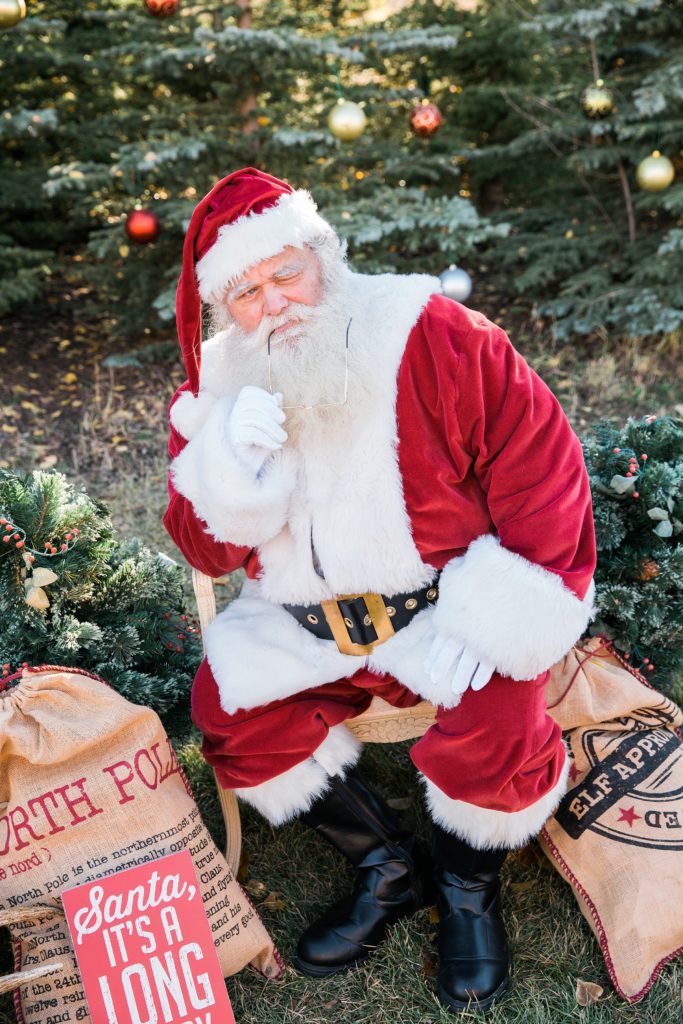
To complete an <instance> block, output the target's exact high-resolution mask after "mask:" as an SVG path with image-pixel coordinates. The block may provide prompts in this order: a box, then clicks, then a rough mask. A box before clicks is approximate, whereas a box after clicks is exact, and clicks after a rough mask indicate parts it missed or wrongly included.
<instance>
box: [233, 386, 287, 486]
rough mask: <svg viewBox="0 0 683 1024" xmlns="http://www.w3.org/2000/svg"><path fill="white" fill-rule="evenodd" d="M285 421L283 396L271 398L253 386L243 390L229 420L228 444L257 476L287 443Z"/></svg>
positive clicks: (271, 396) (277, 395)
mask: <svg viewBox="0 0 683 1024" xmlns="http://www.w3.org/2000/svg"><path fill="white" fill-rule="evenodd" d="M284 420H285V414H284V412H283V411H282V395H281V394H279V393H278V394H275V395H271V394H269V393H268V392H267V391H264V390H263V388H257V387H254V386H253V385H251V384H248V385H247V386H246V387H243V388H242V390H241V391H240V393H239V395H238V396H237V400H236V401H235V404H234V405H233V407H232V410H231V412H230V415H229V417H228V440H229V441H230V444H231V445H232V447H233V449H234V451H235V454H236V456H237V458H238V459H239V460H240V462H241V463H242V464H243V465H244V466H245V467H246V468H247V469H250V470H251V471H252V472H253V473H254V474H255V475H256V476H258V475H259V473H260V471H261V469H262V468H263V464H264V462H265V461H266V459H267V458H268V457H269V456H270V455H272V453H273V452H275V451H278V450H279V449H280V448H282V445H283V444H284V443H285V441H286V440H287V432H286V431H285V430H283V429H282V427H281V426H280V424H281V423H283V422H284Z"/></svg>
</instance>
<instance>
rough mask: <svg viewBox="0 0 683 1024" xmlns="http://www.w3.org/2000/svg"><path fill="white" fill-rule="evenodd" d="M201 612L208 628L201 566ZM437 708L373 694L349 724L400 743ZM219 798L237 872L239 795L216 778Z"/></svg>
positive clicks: (420, 730) (210, 612) (369, 736)
mask: <svg viewBox="0 0 683 1024" xmlns="http://www.w3.org/2000/svg"><path fill="white" fill-rule="evenodd" d="M192 584H193V586H194V592H195V597H196V600H197V610H198V612H199V624H200V626H201V630H202V636H203V635H204V630H205V629H206V627H207V626H208V625H209V623H210V622H212V621H213V619H214V618H215V616H216V595H215V593H214V589H213V586H214V581H213V580H212V579H211V577H210V576H206V575H204V573H201V572H199V571H198V570H197V569H193V570H192ZM435 716H436V709H435V707H434V705H433V704H430V703H429V702H428V701H426V700H423V701H420V703H419V704H416V705H415V706H414V707H412V708H395V707H392V705H391V704H388V703H387V702H386V701H385V700H382V698H381V697H373V698H372V701H371V703H370V706H369V707H368V709H367V710H366V711H364V712H363V713H362V714H361V715H358V717H357V718H353V719H351V720H350V721H349V722H347V723H346V728H347V729H350V730H351V732H352V733H354V735H355V736H357V737H358V739H359V740H361V741H362V742H363V743H399V742H400V741H401V740H410V739H415V738H416V737H418V736H422V735H423V734H424V733H425V732H426V731H427V729H428V728H429V727H430V725H432V724H433V723H434V720H435ZM216 786H217V788H218V798H219V801H220V805H221V811H222V813H223V820H224V821H225V840H226V849H225V859H226V860H227V862H228V864H229V865H230V867H231V868H232V870H233V871H234V872H235V873H237V869H238V867H239V862H240V856H241V852H242V825H241V822H240V812H239V805H238V803H237V797H236V796H235V794H234V793H233V791H232V790H230V789H223V787H222V786H221V785H220V784H219V782H218V779H216Z"/></svg>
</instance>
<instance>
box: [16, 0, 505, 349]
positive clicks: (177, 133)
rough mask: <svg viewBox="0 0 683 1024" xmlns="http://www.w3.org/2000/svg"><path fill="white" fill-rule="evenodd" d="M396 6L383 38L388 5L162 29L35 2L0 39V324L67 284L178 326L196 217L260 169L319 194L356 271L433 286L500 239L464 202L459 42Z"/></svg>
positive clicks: (217, 8)
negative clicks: (214, 197) (455, 59)
mask: <svg viewBox="0 0 683 1024" xmlns="http://www.w3.org/2000/svg"><path fill="white" fill-rule="evenodd" d="M148 6H153V5H152V4H151V3H150V4H149V5H148ZM171 6H173V5H171ZM398 6H399V13H398V14H397V15H396V16H395V17H394V19H393V20H392V21H390V22H387V23H382V21H381V20H379V19H380V18H381V17H382V12H381V8H380V5H378V4H377V3H376V2H375V3H372V2H370V3H354V4H340V3H332V4H313V5H305V6H304V5H302V4H300V3H297V2H291V3H286V2H280V3H263V2H260V3H255V4H254V5H253V8H248V7H247V4H246V2H240V3H236V4H232V5H224V4H221V3H218V2H216V0H213V2H209V3H207V4H205V5H202V6H199V7H197V6H183V5H180V6H177V5H176V6H175V7H174V9H173V13H172V14H171V15H170V16H169V17H164V18H159V17H154V16H153V15H152V14H150V13H149V11H148V10H146V8H145V5H144V3H143V2H142V0H105V2H104V3H102V4H95V3H85V4H82V3H77V2H76V0H52V2H51V3H49V4H47V3H45V2H41V0H36V2H35V3H34V4H32V6H31V11H30V15H29V16H28V17H27V18H25V19H24V20H23V21H22V22H21V23H20V24H19V25H17V26H15V27H14V28H13V29H12V30H11V31H9V32H7V33H5V34H4V35H3V36H0V62H1V65H0V66H2V68H3V74H4V75H5V77H6V80H7V81H8V82H9V81H11V82H12V83H13V86H14V87H13V89H12V90H7V91H6V92H5V95H4V97H3V100H2V103H3V108H4V111H3V120H0V124H2V125H3V130H4V133H5V138H6V140H7V145H8V148H7V149H6V152H5V155H4V157H3V158H2V160H3V163H2V172H3V178H4V180H5V182H6V187H5V189H4V190H3V196H2V198H1V199H0V238H4V240H5V273H4V274H3V277H2V279H1V281H2V283H1V285H0V292H1V294H2V296H3V297H2V298H1V299H0V302H2V303H3V306H2V308H4V309H7V308H9V306H10V305H11V304H12V303H16V302H18V301H21V300H22V299H27V298H31V297H32V296H33V295H34V294H35V293H36V292H37V290H38V288H39V287H40V282H41V280H42V279H44V277H45V275H46V274H47V273H48V272H54V271H59V272H61V273H65V274H66V275H67V278H68V279H69V281H71V283H72V284H74V285H79V286H82V285H83V283H84V282H85V283H89V284H90V285H91V286H92V287H93V288H94V289H96V294H97V300H98V302H99V303H100V304H102V303H110V305H111V308H115V309H116V310H117V317H118V320H119V323H120V325H121V326H122V327H123V328H128V329H130V330H131V331H134V332H135V333H136V334H137V333H139V332H140V329H141V326H142V325H144V326H146V327H148V328H149V326H150V325H151V326H152V327H154V326H159V323H160V322H169V323H170V322H171V321H172V318H173V313H174V293H175V283H176V280H177V274H178V267H179V258H180V252H181V247H182V238H183V234H184V229H185V227H186V224H187V220H188V218H189V216H190V213H191V211H192V208H193V206H194V204H195V203H196V201H197V198H198V197H200V196H201V195H202V194H204V193H205V192H206V191H207V190H208V189H209V188H210V187H211V185H212V184H213V183H214V182H215V181H216V180H217V179H218V178H219V177H221V176H222V175H223V174H224V173H226V172H227V171H229V170H231V169H234V168H237V167H239V166H242V165H247V164H257V165H258V166H260V167H264V168H265V169H267V170H269V171H271V172H273V173H275V174H277V175H279V176H282V177H289V178H290V179H291V180H292V182H294V183H295V184H296V185H297V186H303V187H307V188H310V189H311V190H312V191H313V193H314V195H315V198H316V200H317V201H318V203H319V205H320V207H321V209H322V212H323V213H324V214H325V215H326V216H328V217H329V218H330V219H331V220H332V221H333V223H334V224H335V225H336V226H337V227H338V228H339V230H340V231H341V233H342V234H343V235H345V237H347V238H348V239H349V242H350V250H351V257H352V260H353V261H354V262H355V263H356V264H357V265H358V266H359V268H362V269H367V270H370V271H373V270H383V269H386V268H387V267H398V268H400V269H417V270H427V271H430V272H431V273H435V274H438V273H440V272H441V271H442V270H444V269H445V268H446V267H447V266H448V265H449V264H450V263H452V262H454V261H456V260H459V259H461V258H462V257H463V256H465V255H466V254H468V253H471V252H473V251H474V249H475V247H477V246H479V245H480V244H482V243H483V242H484V241H486V240H491V239H493V238H498V237H501V236H502V235H503V234H504V233H505V231H506V227H505V226H504V225H503V224H499V225H497V226H496V227H493V226H492V225H491V224H490V223H489V222H488V221H487V220H486V218H484V217H482V216H481V215H479V214H478V213H477V211H476V210H475V208H474V206H473V205H472V203H471V202H470V201H469V198H468V197H467V195H465V194H464V192H463V189H462V187H461V186H462V182H461V179H460V169H459V158H458V156H457V152H458V151H459V150H460V149H462V147H463V145H464V143H465V139H464V137H463V136H462V133H461V132H460V129H459V128H458V125H457V118H455V117H454V116H453V108H454V106H455V104H456V101H457V91H456V90H455V87H453V88H452V84H451V82H450V79H449V76H448V65H449V60H450V59H451V58H452V55H453V53H454V52H455V51H456V50H457V49H458V48H459V47H460V46H461V45H462V43H463V39H462V33H461V31H460V29H459V28H458V25H457V23H456V22H455V21H453V20H452V19H449V21H448V23H445V21H444V19H443V18H441V17H440V16H439V10H438V7H437V5H435V4H431V3H428V4H422V5H416V7H415V9H414V10H409V11H408V12H406V11H403V10H400V5H398ZM423 99H424V100H427V99H429V100H432V101H435V102H436V104H437V105H438V106H439V107H440V108H441V110H440V112H438V111H437V115H438V116H437V121H438V119H439V118H440V117H443V123H442V126H441V128H439V131H438V132H437V133H436V134H434V135H433V137H432V135H427V136H425V135H424V132H425V131H427V132H430V131H432V132H433V129H432V128H430V127H429V125H428V126H427V127H426V128H425V126H424V125H423V126H422V127H421V128H420V131H421V132H422V133H423V134H417V132H416V131H414V130H412V129H411V127H410V123H409V116H410V115H411V113H413V112H414V111H415V110H416V108H418V107H420V106H421V101H422V100H423ZM340 100H341V101H343V102H346V103H347V104H351V105H352V106H351V108H350V110H351V117H352V118H356V120H358V119H359V117H360V118H362V117H363V116H364V117H365V118H366V121H367V127H366V128H365V130H364V131H361V133H360V134H357V133H356V134H355V135H354V132H355V129H353V128H352V130H351V134H349V130H348V126H346V127H344V126H341V127H340V126H339V124H338V123H336V121H337V122H338V120H339V117H340V116H342V115H341V114H340V110H339V108H338V103H339V101H340ZM359 108H360V109H359ZM346 109H347V110H348V109H349V108H346ZM330 114H332V115H333V119H332V126H333V130H331V129H330V127H329V125H328V117H329V115H330ZM335 118H336V121H335ZM335 132H336V134H335ZM352 136H353V137H352ZM17 209H20V210H21V211H22V213H23V222H24V224H23V226H22V227H19V226H18V225H17V222H16V216H15V215H16V211H17ZM137 212H144V213H145V214H146V215H147V222H146V223H142V224H141V223H139V221H140V218H139V217H138V223H136V220H135V218H134V217H133V218H131V215H134V214H136V213H137ZM126 228H127V229H128V233H126Z"/></svg>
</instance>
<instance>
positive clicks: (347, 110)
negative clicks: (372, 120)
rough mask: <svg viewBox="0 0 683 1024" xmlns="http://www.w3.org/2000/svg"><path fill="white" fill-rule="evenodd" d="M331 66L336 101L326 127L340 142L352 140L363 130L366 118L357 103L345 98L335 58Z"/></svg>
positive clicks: (366, 121)
mask: <svg viewBox="0 0 683 1024" xmlns="http://www.w3.org/2000/svg"><path fill="white" fill-rule="evenodd" d="M332 67H333V70H334V83H335V89H336V92H337V102H336V103H335V105H334V106H333V107H332V110H331V111H330V113H329V114H328V117H327V127H328V128H329V129H330V131H331V132H332V134H333V135H334V137H335V138H336V139H339V140H340V141H341V142H353V141H354V140H355V139H357V138H358V137H359V136H360V135H362V134H363V132H364V131H365V126H366V125H367V123H368V119H367V117H366V115H365V111H364V110H363V108H362V107H361V106H360V105H359V104H358V103H354V102H353V101H352V100H347V99H345V97H344V90H343V89H342V84H341V76H340V74H339V65H338V64H337V62H336V60H335V61H333V63H332Z"/></svg>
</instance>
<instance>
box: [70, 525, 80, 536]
mask: <svg viewBox="0 0 683 1024" xmlns="http://www.w3.org/2000/svg"><path fill="white" fill-rule="evenodd" d="M71 532H72V533H74V534H76V536H78V530H77V529H76V527H75V526H74V528H73V530H72V531H71Z"/></svg>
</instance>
